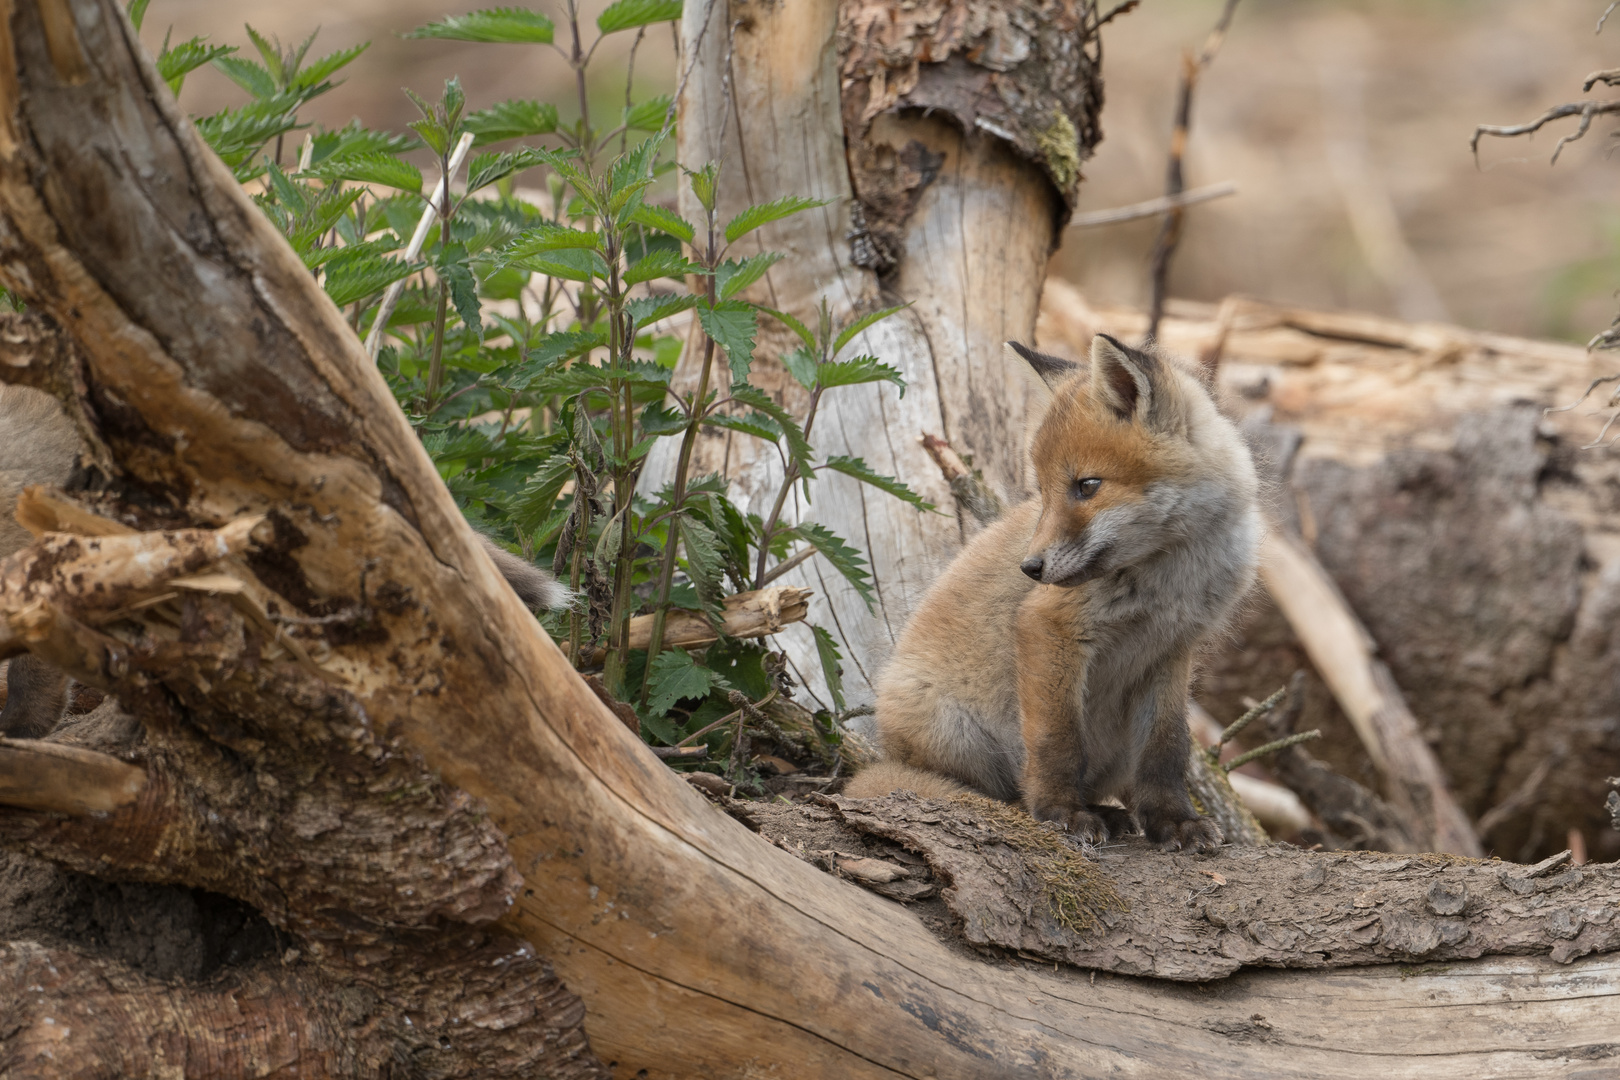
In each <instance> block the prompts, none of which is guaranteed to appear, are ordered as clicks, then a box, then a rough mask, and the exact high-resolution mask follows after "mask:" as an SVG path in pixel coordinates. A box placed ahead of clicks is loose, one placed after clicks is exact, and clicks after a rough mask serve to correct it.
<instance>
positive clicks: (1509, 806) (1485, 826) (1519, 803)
mask: <svg viewBox="0 0 1620 1080" xmlns="http://www.w3.org/2000/svg"><path fill="white" fill-rule="evenodd" d="M1553 764H1554V759H1553V758H1547V759H1546V760H1545V761H1543V762H1542V763H1541V764H1539V765H1537V766H1536V767H1535V768H1534V769H1532V770H1531V772H1530V775H1529V776H1528V777H1526V778H1525V781H1524V783H1522V784H1520V785H1519V786H1518V788H1517V789H1516V790H1515V791H1514V792H1513V793H1512V794H1511V795H1509V796H1508V797H1507V798H1505V799H1503V800H1502V801H1501V802H1499V803H1497V804H1496V805H1495V806H1493V807H1491V808H1490V809H1489V810H1487V811H1485V812H1484V813H1483V814H1481V815H1480V816H1479V822H1478V823H1477V824H1476V825H1475V826H1474V830H1475V831H1476V832H1478V833H1479V835H1480V837H1481V838H1484V837H1487V836H1489V835H1490V834H1491V833H1492V831H1494V830H1495V829H1496V827H1497V826H1498V825H1500V824H1502V823H1503V822H1504V821H1506V820H1508V819H1509V818H1511V817H1512V816H1513V815H1514V814H1517V813H1518V812H1519V811H1520V810H1523V809H1525V808H1526V807H1528V806H1530V805H1531V804H1532V803H1534V802H1535V799H1536V796H1537V795H1538V794H1540V793H1541V785H1542V784H1543V783H1545V782H1546V779H1547V776H1548V774H1549V773H1551V772H1552V767H1553Z"/></svg>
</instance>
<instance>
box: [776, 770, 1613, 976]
mask: <svg viewBox="0 0 1620 1080" xmlns="http://www.w3.org/2000/svg"><path fill="white" fill-rule="evenodd" d="M823 801H824V803H825V804H826V805H828V806H830V807H832V808H833V809H834V810H836V812H837V815H838V816H839V817H840V818H841V819H842V821H843V823H844V824H845V825H847V826H849V827H850V828H852V829H854V830H855V831H857V832H861V833H867V834H871V835H874V836H878V837H881V838H883V839H885V840H891V841H894V842H895V843H897V844H900V845H902V846H903V847H904V848H905V849H906V850H908V851H911V852H914V853H916V854H918V855H921V856H923V857H924V858H925V859H926V860H927V862H928V866H929V868H930V869H931V870H932V871H933V872H934V874H935V875H936V876H937V877H938V878H939V879H940V880H941V881H943V882H945V883H946V884H945V886H944V888H943V889H942V890H941V895H942V896H943V897H944V900H945V903H946V905H947V906H948V907H949V908H950V911H951V913H952V914H953V915H954V916H955V917H956V919H957V920H958V922H959V924H960V932H961V934H962V936H963V937H964V938H965V939H966V940H967V941H968V943H969V944H972V945H977V946H995V947H997V948H1001V949H1007V950H1009V951H1012V952H1015V953H1020V954H1026V955H1032V956H1037V957H1043V958H1045V959H1049V960H1061V961H1063V962H1064V963H1068V964H1075V965H1078V966H1080V967H1089V968H1098V969H1100V970H1104V971H1114V972H1118V973H1120V974H1126V975H1151V976H1154V977H1156V978H1161V979H1177V980H1185V981H1192V982H1203V981H1206V980H1209V979H1218V978H1221V977H1223V976H1226V975H1230V974H1232V973H1233V972H1235V971H1237V970H1238V969H1239V968H1241V967H1245V966H1249V967H1291V968H1338V967H1354V966H1357V965H1361V964H1376V963H1391V962H1404V963H1413V962H1419V961H1421V962H1424V963H1432V962H1440V961H1451V960H1463V959H1474V958H1476V957H1480V956H1492V955H1496V956H1551V958H1552V959H1553V960H1554V961H1556V962H1558V963H1561V964H1567V963H1570V962H1571V961H1573V960H1575V959H1577V958H1579V957H1582V956H1585V955H1587V954H1588V953H1591V952H1608V951H1612V950H1613V949H1615V948H1616V947H1617V946H1620V919H1617V914H1620V913H1617V910H1616V905H1617V901H1620V868H1616V867H1615V866H1613V865H1608V866H1586V867H1583V868H1574V867H1568V866H1566V867H1563V868H1561V869H1560V870H1557V871H1554V872H1552V873H1550V874H1547V875H1545V876H1541V877H1530V876H1528V875H1527V870H1526V868H1525V867H1523V866H1519V865H1516V864H1511V863H1502V862H1487V861H1482V860H1477V859H1462V858H1458V857H1456V856H1448V855H1414V856H1391V855H1384V854H1373V853H1357V854H1349V853H1342V852H1341V853H1313V852H1303V851H1298V850H1289V849H1285V848H1277V847H1270V848H1256V847H1239V846H1230V847H1224V848H1222V849H1221V851H1220V852H1219V853H1218V854H1216V855H1214V856H1211V857H1203V856H1189V855H1179V854H1177V855H1171V854H1166V853H1164V852H1161V851H1158V850H1156V849H1154V848H1153V847H1152V845H1149V844H1147V843H1145V842H1143V841H1141V840H1140V839H1136V840H1130V841H1127V842H1125V843H1117V844H1109V845H1106V846H1104V847H1103V848H1101V849H1099V850H1097V851H1095V852H1094V853H1092V859H1091V860H1080V859H1078V858H1069V857H1068V856H1067V853H1066V852H1065V851H1064V848H1065V847H1067V845H1068V842H1067V841H1066V840H1065V839H1063V838H1062V837H1061V836H1060V835H1057V834H1052V840H1055V841H1056V842H1055V843H1054V842H1052V840H1048V839H1047V838H1046V837H1043V836H1040V835H1039V834H1040V833H1043V832H1046V831H1047V830H1046V829H1045V828H1043V827H1042V826H1039V825H1035V824H1034V823H1032V822H1030V821H1029V820H1028V819H1027V818H1024V819H1021V820H1019V819H1017V818H1014V817H1010V816H1009V814H1008V811H1006V810H1004V809H1002V808H999V807H996V806H994V805H993V804H992V805H986V801H985V800H982V799H976V798H970V797H964V798H962V799H960V800H955V801H952V802H937V801H934V800H928V799H919V798H917V797H916V796H914V795H911V794H910V793H896V794H894V795H888V796H885V797H883V798H881V799H864V800H862V799H845V798H840V797H834V798H831V799H826V800H823ZM800 813H813V811H812V810H810V809H808V808H806V809H804V810H801V811H800ZM1019 817H1020V818H1021V815H1020V816H1019ZM772 825H773V826H775V827H776V828H779V829H781V835H782V836H783V838H784V839H786V840H788V841H789V842H792V841H793V840H795V839H796V837H795V835H794V832H795V830H794V829H793V828H792V827H791V817H790V816H789V815H785V814H778V815H776V816H775V817H774V818H773V821H772ZM773 831H774V830H773ZM1054 853H1055V854H1054ZM1057 860H1061V868H1060V864H1059V862H1058V861H1057ZM1093 860H1094V861H1093ZM868 876H871V873H870V871H869V872H868Z"/></svg>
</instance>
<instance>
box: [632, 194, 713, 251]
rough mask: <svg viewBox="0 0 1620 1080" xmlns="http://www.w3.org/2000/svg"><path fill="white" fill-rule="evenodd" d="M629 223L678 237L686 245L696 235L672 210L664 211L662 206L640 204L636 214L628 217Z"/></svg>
mask: <svg viewBox="0 0 1620 1080" xmlns="http://www.w3.org/2000/svg"><path fill="white" fill-rule="evenodd" d="M630 221H631V223H633V224H636V225H645V226H646V227H647V228H649V229H657V230H659V231H660V232H667V233H669V234H670V235H671V236H678V237H680V238H681V239H682V240H684V241H686V242H687V243H688V244H690V243H691V242H692V237H693V236H695V235H697V232H696V230H695V229H693V228H692V224H691V222H689V221H686V220H685V219H683V218H682V217H681V216H680V215H679V214H677V213H675V211H673V210H666V209H664V208H663V207H662V206H649V205H647V204H646V203H642V204H641V205H640V206H639V207H637V208H636V212H635V213H634V214H631V215H630Z"/></svg>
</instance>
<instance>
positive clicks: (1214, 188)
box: [1069, 180, 1237, 229]
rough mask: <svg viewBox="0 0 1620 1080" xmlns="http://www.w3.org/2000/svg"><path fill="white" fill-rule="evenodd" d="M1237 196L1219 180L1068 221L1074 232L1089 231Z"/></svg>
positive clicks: (1226, 182) (1234, 187)
mask: <svg viewBox="0 0 1620 1080" xmlns="http://www.w3.org/2000/svg"><path fill="white" fill-rule="evenodd" d="M1236 194H1237V185H1236V184H1234V183H1232V181H1230V180H1223V181H1221V182H1220V183H1219V184H1209V185H1207V186H1205V187H1201V188H1193V189H1192V190H1191V191H1184V192H1182V193H1181V194H1179V195H1161V196H1159V197H1158V198H1157V199H1146V200H1144V201H1142V202H1138V203H1129V204H1127V205H1125V206H1116V207H1114V208H1113V209H1111V210H1093V211H1092V212H1091V213H1089V214H1076V215H1074V217H1072V218H1070V219H1069V225H1070V227H1072V228H1076V229H1093V228H1096V227H1097V226H1099V225H1117V224H1119V223H1120V222H1122V221H1135V220H1137V219H1138V218H1145V217H1153V216H1154V215H1155V214H1162V213H1164V212H1165V211H1167V210H1180V209H1182V208H1183V207H1188V206H1195V205H1197V204H1198V203H1201V202H1209V201H1210V200H1211V199H1222V198H1225V197H1226V196H1228V195H1236Z"/></svg>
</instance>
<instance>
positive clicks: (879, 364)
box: [816, 356, 906, 397]
mask: <svg viewBox="0 0 1620 1080" xmlns="http://www.w3.org/2000/svg"><path fill="white" fill-rule="evenodd" d="M816 378H818V379H820V380H821V385H822V386H824V387H826V388H828V389H831V388H832V387H834V386H856V385H858V384H860V383H870V382H891V383H894V385H896V386H898V387H899V388H900V396H901V397H905V396H906V379H905V376H904V375H901V374H900V372H899V371H897V370H895V369H894V368H892V367H890V366H889V365H888V364H885V363H884V362H883V361H881V360H879V359H878V358H877V357H875V356H857V357H854V358H853V359H850V360H834V361H833V362H832V363H830V364H822V365H821V366H820V367H818V368H817V369H816Z"/></svg>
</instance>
